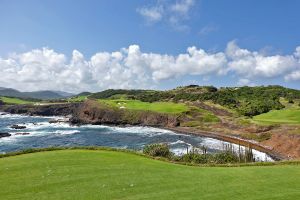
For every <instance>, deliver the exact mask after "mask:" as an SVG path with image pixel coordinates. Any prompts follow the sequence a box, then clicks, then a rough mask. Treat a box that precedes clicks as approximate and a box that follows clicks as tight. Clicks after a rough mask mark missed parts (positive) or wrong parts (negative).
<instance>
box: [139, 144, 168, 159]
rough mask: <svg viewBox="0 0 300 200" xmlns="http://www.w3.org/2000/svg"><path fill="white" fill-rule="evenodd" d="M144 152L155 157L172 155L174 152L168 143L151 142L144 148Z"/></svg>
mask: <svg viewBox="0 0 300 200" xmlns="http://www.w3.org/2000/svg"><path fill="white" fill-rule="evenodd" d="M143 153H144V154H146V155H149V156H153V157H165V158H169V157H171V156H172V152H171V151H170V149H169V146H168V145H167V144H149V145H146V146H145V148H144V149H143Z"/></svg>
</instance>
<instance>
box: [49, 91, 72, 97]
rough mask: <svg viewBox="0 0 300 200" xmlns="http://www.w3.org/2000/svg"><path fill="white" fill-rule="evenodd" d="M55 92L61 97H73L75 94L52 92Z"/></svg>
mask: <svg viewBox="0 0 300 200" xmlns="http://www.w3.org/2000/svg"><path fill="white" fill-rule="evenodd" d="M52 92H55V93H56V94H59V95H60V96H63V97H72V96H75V95H76V94H73V93H70V92H63V91H52Z"/></svg>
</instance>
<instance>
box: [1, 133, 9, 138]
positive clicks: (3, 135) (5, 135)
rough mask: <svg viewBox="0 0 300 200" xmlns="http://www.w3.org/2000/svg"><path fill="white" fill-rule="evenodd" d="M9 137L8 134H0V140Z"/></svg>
mask: <svg viewBox="0 0 300 200" xmlns="http://www.w3.org/2000/svg"><path fill="white" fill-rule="evenodd" d="M9 136H11V134H10V133H1V132H0V138H3V137H9Z"/></svg>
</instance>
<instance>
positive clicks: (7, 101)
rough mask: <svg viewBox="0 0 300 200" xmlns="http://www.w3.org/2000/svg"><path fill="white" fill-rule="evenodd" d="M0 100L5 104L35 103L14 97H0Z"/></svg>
mask: <svg viewBox="0 0 300 200" xmlns="http://www.w3.org/2000/svg"><path fill="white" fill-rule="evenodd" d="M0 100H1V101H3V102H4V103H5V104H34V103H36V102H34V101H30V100H25V99H20V98H16V97H0Z"/></svg>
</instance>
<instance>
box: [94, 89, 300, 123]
mask: <svg viewBox="0 0 300 200" xmlns="http://www.w3.org/2000/svg"><path fill="white" fill-rule="evenodd" d="M116 95H117V96H116ZM118 95H119V96H118ZM120 96H122V98H124V99H129V100H140V101H143V102H150V103H151V102H162V101H173V102H179V101H202V102H207V101H210V102H212V103H214V104H218V105H220V106H223V107H226V108H228V109H229V110H234V111H235V112H237V113H239V114H240V115H244V116H250V117H251V116H255V115H259V114H262V113H266V112H268V111H270V110H279V109H282V108H284V105H283V104H282V103H281V102H280V99H281V98H285V99H287V101H288V102H290V103H291V102H295V103H296V102H297V101H295V100H297V99H300V91H299V90H294V89H289V88H284V87H281V86H259V87H246V86H245V87H225V88H220V89H217V88H215V87H213V86H197V85H190V86H186V87H178V88H175V89H173V90H167V91H154V90H105V91H103V92H99V93H95V94H92V95H91V96H90V98H95V99H110V98H115V97H117V98H119V97H120ZM297 103H298V104H299V102H297Z"/></svg>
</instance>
